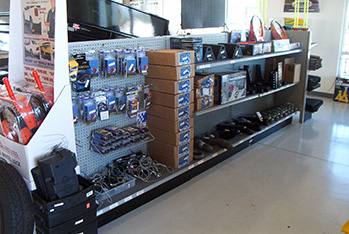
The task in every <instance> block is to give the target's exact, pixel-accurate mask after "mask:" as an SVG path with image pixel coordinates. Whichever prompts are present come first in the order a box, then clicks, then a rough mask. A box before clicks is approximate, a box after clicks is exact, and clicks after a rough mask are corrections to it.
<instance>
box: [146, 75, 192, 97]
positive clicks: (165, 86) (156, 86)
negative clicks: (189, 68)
mask: <svg viewBox="0 0 349 234" xmlns="http://www.w3.org/2000/svg"><path fill="white" fill-rule="evenodd" d="M145 81H146V83H147V84H149V85H150V90H152V91H156V92H161V93H168V94H179V93H186V92H190V91H191V90H192V89H194V78H188V79H184V80H179V81H172V80H162V79H153V78H149V77H147V78H146V79H145Z"/></svg>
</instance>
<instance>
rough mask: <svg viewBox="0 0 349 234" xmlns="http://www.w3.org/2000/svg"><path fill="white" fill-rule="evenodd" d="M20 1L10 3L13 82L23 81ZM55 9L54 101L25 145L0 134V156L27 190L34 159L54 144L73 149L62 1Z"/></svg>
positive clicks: (57, 3)
mask: <svg viewBox="0 0 349 234" xmlns="http://www.w3.org/2000/svg"><path fill="white" fill-rule="evenodd" d="M24 2H25V1H24V0H22V1H17V0H11V2H10V41H11V43H10V53H9V72H10V73H9V74H10V75H9V79H10V81H15V82H19V81H22V80H24V78H23V77H24V64H23V58H24V44H23V30H24V23H23V4H24ZM33 2H35V1H33ZM55 11H56V20H55V35H57V36H56V37H55V44H54V48H55V61H56V62H55V64H54V77H53V86H54V100H55V104H54V105H53V107H52V109H51V110H50V112H49V113H48V115H47V116H46V118H45V120H44V121H43V123H42V124H41V126H40V127H39V129H38V130H37V131H36V133H35V135H34V136H33V137H32V138H31V140H30V141H29V143H28V144H27V145H22V144H19V143H15V142H13V141H10V140H9V139H7V138H5V137H3V136H0V151H1V157H2V158H3V159H4V160H6V161H7V162H8V163H10V164H11V165H13V166H14V167H15V168H16V169H17V170H18V171H19V172H20V173H21V175H22V176H23V178H24V179H25V180H26V181H27V183H28V186H29V188H30V189H33V188H34V187H35V186H34V183H33V178H32V176H31V173H30V170H31V169H32V168H33V167H35V166H36V161H37V159H38V158H40V157H42V156H44V155H46V154H48V153H50V152H51V151H52V149H53V148H54V147H55V146H63V147H65V148H67V149H69V150H70V151H72V152H76V147H75V134H74V125H73V121H72V118H73V117H72V116H73V115H72V108H71V91H70V84H69V71H68V65H67V64H68V36H67V23H66V22H67V17H66V1H56V9H55Z"/></svg>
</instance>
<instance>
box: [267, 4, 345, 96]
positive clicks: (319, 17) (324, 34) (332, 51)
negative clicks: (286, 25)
mask: <svg viewBox="0 0 349 234" xmlns="http://www.w3.org/2000/svg"><path fill="white" fill-rule="evenodd" d="M345 1H346V0H321V1H320V3H321V5H320V12H319V13H309V27H310V29H311V31H312V40H313V42H317V43H318V45H317V46H316V47H314V48H313V49H312V51H311V52H312V54H314V55H319V56H321V57H322V59H323V60H322V66H323V67H322V68H321V69H320V70H318V71H315V72H310V74H313V75H318V76H321V78H322V81H321V87H320V88H319V89H316V91H318V92H323V93H330V94H333V92H334V87H333V84H334V80H335V78H336V75H337V66H338V60H339V51H340V41H341V31H342V23H343V22H344V12H345V9H344V8H345ZM283 5H284V0H269V1H268V12H267V18H268V19H270V18H272V19H276V20H278V21H279V22H280V23H281V24H282V25H283V18H284V17H293V16H294V14H293V13H284V12H283ZM302 17H303V14H300V18H302Z"/></svg>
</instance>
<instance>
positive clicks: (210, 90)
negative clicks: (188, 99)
mask: <svg viewBox="0 0 349 234" xmlns="http://www.w3.org/2000/svg"><path fill="white" fill-rule="evenodd" d="M207 96H214V86H210V87H201V88H196V89H195V98H196V99H198V98H202V97H207Z"/></svg>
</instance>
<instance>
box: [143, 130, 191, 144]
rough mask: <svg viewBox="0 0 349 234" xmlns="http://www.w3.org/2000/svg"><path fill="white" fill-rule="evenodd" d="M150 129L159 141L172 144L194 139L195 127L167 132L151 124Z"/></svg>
mask: <svg viewBox="0 0 349 234" xmlns="http://www.w3.org/2000/svg"><path fill="white" fill-rule="evenodd" d="M149 131H150V132H151V134H153V136H154V137H155V139H156V140H157V141H161V142H164V143H167V144H170V145H181V144H183V143H186V142H189V141H190V140H191V139H194V128H190V129H187V130H184V131H182V132H179V133H172V132H167V131H164V130H161V129H158V128H153V127H150V126H149Z"/></svg>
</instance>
